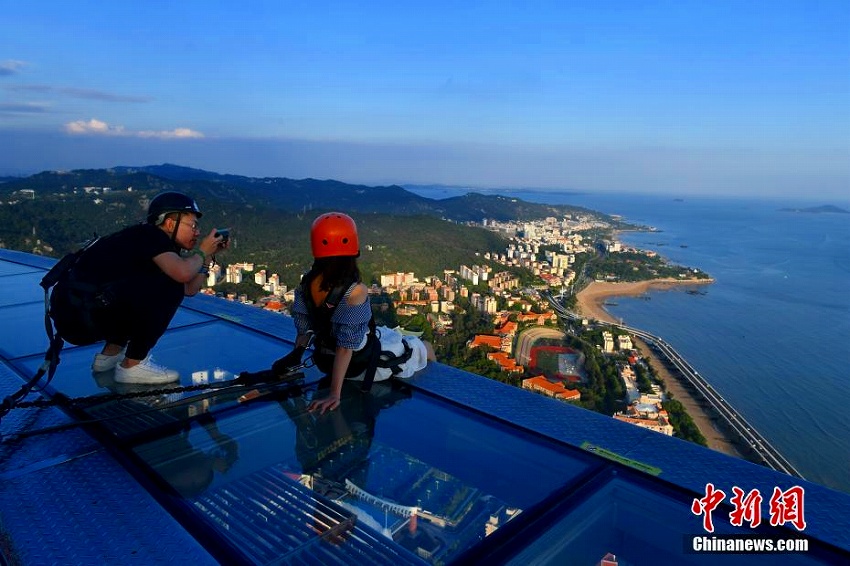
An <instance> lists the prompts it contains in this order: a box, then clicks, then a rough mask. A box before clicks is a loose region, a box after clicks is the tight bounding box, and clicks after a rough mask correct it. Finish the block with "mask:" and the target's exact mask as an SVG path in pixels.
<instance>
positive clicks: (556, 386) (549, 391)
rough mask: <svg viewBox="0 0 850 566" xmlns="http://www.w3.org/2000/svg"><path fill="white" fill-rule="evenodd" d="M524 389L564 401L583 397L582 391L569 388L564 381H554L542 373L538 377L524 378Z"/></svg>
mask: <svg viewBox="0 0 850 566" xmlns="http://www.w3.org/2000/svg"><path fill="white" fill-rule="evenodd" d="M522 388H523V389H531V390H532V391H537V392H539V393H543V394H544V395H548V396H549V397H553V398H555V399H561V400H563V401H578V400H579V399H581V392H580V391H578V390H576V389H567V388H566V387H564V384H563V383H560V382H558V383H552V382H551V381H549V380H548V379H546V378H545V377H544V376H542V375H538V376H537V377H529V378H528V379H523V380H522Z"/></svg>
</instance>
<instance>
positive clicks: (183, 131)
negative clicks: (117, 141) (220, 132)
mask: <svg viewBox="0 0 850 566" xmlns="http://www.w3.org/2000/svg"><path fill="white" fill-rule="evenodd" d="M136 135H137V136H139V137H140V138H160V139H178V138H182V139H185V138H202V137H204V134H202V133H201V132H196V131H195V130H190V129H189V128H175V129H173V130H170V131H162V132H152V131H149V130H146V131H143V132H138V133H137V134H136Z"/></svg>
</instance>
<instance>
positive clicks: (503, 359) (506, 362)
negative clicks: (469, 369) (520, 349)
mask: <svg viewBox="0 0 850 566" xmlns="http://www.w3.org/2000/svg"><path fill="white" fill-rule="evenodd" d="M487 359H488V360H493V361H494V362H496V363H497V364H499V365H500V366H501V368H502V371H507V372H511V373H522V372H524V371H525V368H524V367H522V366H519V365H517V363H516V360H515V359H513V358H511V357H508V355H507V354H506V353H504V352H490V353H489V354H487Z"/></svg>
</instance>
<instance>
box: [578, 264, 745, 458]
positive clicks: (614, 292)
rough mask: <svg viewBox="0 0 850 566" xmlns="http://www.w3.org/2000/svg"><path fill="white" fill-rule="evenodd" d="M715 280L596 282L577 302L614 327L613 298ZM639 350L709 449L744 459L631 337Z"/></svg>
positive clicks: (681, 385)
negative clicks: (609, 302)
mask: <svg viewBox="0 0 850 566" xmlns="http://www.w3.org/2000/svg"><path fill="white" fill-rule="evenodd" d="M713 281H714V280H713V279H692V280H684V281H683V280H680V279H650V280H647V281H634V282H624V283H613V282H607V281H604V282H603V281H594V282H592V283H590V285H588V286H587V287H585V288H584V289H582V290H581V291H579V293H578V294H577V295H576V299H577V300H578V305H577V306H578V311H579V312H580V313H581V314H582V315H583V316H587V317H589V318H595V319H597V320H602V321H606V322H611V323H615V324H616V323H618V322H619V321H618V320H617V319H616V318H615V317H613V316H611V314H610V313H609V312H608V311H606V310H605V306H604V305H605V302H606V301H607V300H608V299H610V298H612V297H640V296H642V295H644V294H645V293H646V292H648V291H649V290H665V289H672V288H673V287H680V286H693V285H706V284H709V283H712V282H713ZM632 338H633V339H634V341H635V343H636V345H637V347H638V348H639V349H640V351H641V353H642V354H643V355H644V356H645V357H646V358H647V359H648V360H649V363H650V364H652V367H653V368H654V369H655V373H656V374H657V375H658V377H660V378H661V379H662V380H664V384H665V385H666V387H667V391H669V392H670V393H672V394H673V396H674V398H676V399H678V400H679V402H681V403H682V405H683V406H684V407H685V410H686V411H687V412H688V414H689V415H690V416H691V418H692V419H693V421H694V424H696V426H697V428H699V430H700V432H701V433H702V435H703V436H704V437H705V440H706V443H707V444H708V447H709V448H711V449H713V450H717V451H718V452H723V453H724V454H729V455H730V456H735V457H738V458H743V455H742V454H741V452H740V451H739V450H738V449H737V448H736V447H735V444H734V443H733V441H732V438H730V437H729V435H727V434H725V433H724V432H723V431H722V430H720V429H719V428H718V427H717V425H716V424H715V419H714V418H712V415H711V413H710V412H709V411H710V410H709V409H707V408H706V407H705V406H704V405H702V404H700V403H699V402H698V401H697V399H696V398H695V397H694V396H693V395H692V394H691V392H690V391H689V389H688V388H687V387H686V386H685V384H684V383H682V381H681V380H680V379H679V377H678V376H677V375H675V374H674V373H673V372H670V371H669V370H668V369H667V365H666V364H665V363H664V362H663V361H662V360H661V359H660V358H659V357H658V355H657V354H656V353H655V351H654V350H653V349H652V348H650V347H649V346H648V345H647V344H646V343H645V342H644V341H643V340H641V339H640V338H639V337H637V336H633V337H632Z"/></svg>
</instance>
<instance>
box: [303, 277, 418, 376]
mask: <svg viewBox="0 0 850 566" xmlns="http://www.w3.org/2000/svg"><path fill="white" fill-rule="evenodd" d="M318 275H319V274H318V273H316V272H313V271H311V272H309V273H308V274H307V275H305V276H304V278H303V279H302V280H301V293H302V297H304V303H305V304H306V305H307V313H308V315H309V317H310V322H311V326H312V329H313V332H314V339H315V342H314V348H315V350H314V352H313V360H314V361H315V363H316V366H317V367H318V368H319V369H320V370H321V371H323V372H324V373H327V374H329V373H330V372H331V370H332V369H333V359H334V355H335V353H336V337H335V336H334V334H333V324H332V323H331V318H332V317H333V314H334V312H335V311H336V308H337V306H339V303H340V301H343V300H345V299H344V298H345V293H346V291H348V289H349V288H350V287H351V286H352V285H353V284H355V283H357V282H358V281H357V280H356V279H354V278H349V279H347V280H344V281H342V282H341V283H340V284H339V285H337V286H335V287H333V288H332V289H331V290H330V291H328V292H327V295H325V296H324V297H322V296H321V294H320V293H319V294H317V293H314V292H313V282H314V281H315V280H316V278H317V277H318ZM401 342H402V344H403V345H404V353H403V354H395V353H394V352H391V351H389V350H381V340H380V335H379V332H378V330H377V328H376V325H375V317H374V315H372V316H370V317H369V333H368V334H367V336H366V345H365V346H364V347H363V348H361V349H360V350H357V351H355V352H354V353H353V354H352V357H351V362H350V363H349V365H348V370H347V371H346V374H345V377H346V378H351V377H354V376H357V375H360V374H361V373H363V372H364V371H365V372H366V373H365V374H364V376H363V384H362V386H361V389H362V390H363V391H369V390H370V389H371V388H372V383H373V382H374V381H375V373H376V372H377V370H378V368H389V369H390V370H391V371H392V373H393V375H395V374H398V373H401V371H402V368H401V366H402V364H404V363H405V362H407V361H408V360H409V359H410V356H411V355H412V354H413V349H412V348H411V347H410V346H409V345H408V344H407V342H406V341H404V340H402V341H401Z"/></svg>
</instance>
